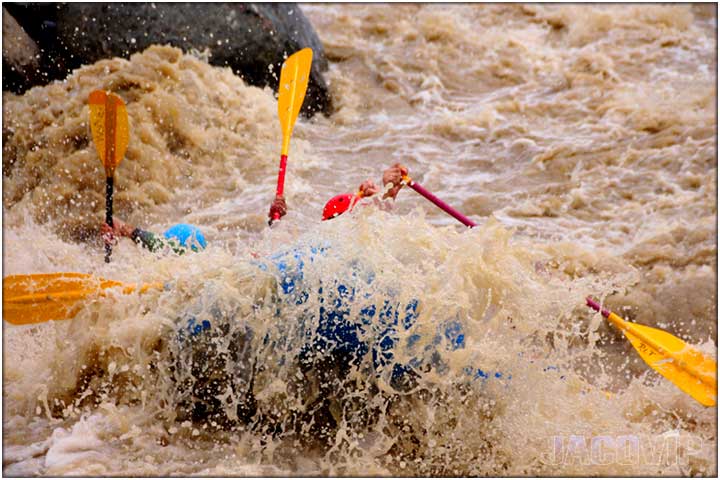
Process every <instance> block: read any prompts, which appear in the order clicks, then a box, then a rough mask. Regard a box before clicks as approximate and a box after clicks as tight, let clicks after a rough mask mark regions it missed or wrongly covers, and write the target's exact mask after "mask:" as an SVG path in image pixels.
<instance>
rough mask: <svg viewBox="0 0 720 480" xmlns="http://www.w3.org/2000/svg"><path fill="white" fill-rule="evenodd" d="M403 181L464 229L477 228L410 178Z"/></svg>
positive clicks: (475, 224) (405, 176) (404, 178)
mask: <svg viewBox="0 0 720 480" xmlns="http://www.w3.org/2000/svg"><path fill="white" fill-rule="evenodd" d="M403 181H404V182H405V183H406V184H407V185H408V186H409V187H410V188H412V189H413V190H415V191H416V192H418V193H419V194H420V195H422V196H423V197H425V198H427V199H428V200H430V201H431V202H432V203H434V204H435V205H437V206H438V207H439V208H440V209H442V210H444V211H445V212H446V213H449V214H450V215H452V216H453V217H455V218H456V219H457V220H459V221H460V223H462V224H463V225H465V226H466V227H471V228H472V227H477V223H475V222H473V221H472V220H470V219H469V218H467V217H466V216H465V215H463V214H462V213H460V212H458V211H457V210H455V209H454V208H453V207H451V206H450V205H448V204H447V203H445V202H443V201H442V200H440V199H439V198H438V197H436V196H435V195H434V194H433V193H432V192H430V191H428V190H426V189H425V187H423V186H422V185H420V184H419V183H417V182H414V181H413V180H412V179H411V178H410V177H408V176H407V175H404V176H403Z"/></svg>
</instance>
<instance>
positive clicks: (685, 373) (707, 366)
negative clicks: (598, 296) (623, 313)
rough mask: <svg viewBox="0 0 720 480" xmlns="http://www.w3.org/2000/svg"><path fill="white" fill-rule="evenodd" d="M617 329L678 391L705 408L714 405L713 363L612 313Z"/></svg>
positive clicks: (690, 348)
mask: <svg viewBox="0 0 720 480" xmlns="http://www.w3.org/2000/svg"><path fill="white" fill-rule="evenodd" d="M608 319H609V320H610V321H611V322H613V323H614V324H615V325H616V326H617V327H619V328H620V329H621V330H622V331H623V333H624V334H625V336H626V337H627V339H628V340H630V343H632V345H633V347H635V350H637V352H638V353H639V354H640V357H642V359H643V360H645V362H646V363H647V364H648V365H650V367H652V368H653V369H654V370H655V371H657V372H658V373H659V374H660V375H662V376H663V377H665V378H667V379H668V380H670V381H671V382H672V383H674V384H675V385H676V386H677V387H678V388H679V389H680V390H682V391H683V392H685V393H687V394H688V395H690V396H691V397H693V398H694V399H695V400H697V401H698V402H700V403H701V404H703V405H705V406H707V407H714V406H715V405H716V404H717V373H716V372H717V363H716V362H715V360H713V359H712V358H711V357H709V356H708V355H706V354H705V353H703V352H701V351H700V350H698V349H696V348H695V347H693V346H691V345H688V344H687V343H685V342H683V341H682V340H680V339H679V338H677V337H675V336H673V335H670V334H669V333H667V332H665V331H662V330H658V329H657V328H652V327H648V326H645V325H638V324H636V323H630V322H626V321H625V320H623V319H622V318H620V317H619V316H617V315H615V314H614V313H612V312H611V313H610V315H609V316H608Z"/></svg>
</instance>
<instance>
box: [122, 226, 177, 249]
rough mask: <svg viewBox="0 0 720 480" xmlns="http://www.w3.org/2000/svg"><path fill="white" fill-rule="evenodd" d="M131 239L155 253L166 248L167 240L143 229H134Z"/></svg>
mask: <svg viewBox="0 0 720 480" xmlns="http://www.w3.org/2000/svg"><path fill="white" fill-rule="evenodd" d="M130 239H131V240H132V241H133V242H135V243H137V244H140V245H142V247H143V248H147V249H148V250H150V251H151V252H153V253H154V252H157V251H159V250H162V249H163V248H165V240H163V238H162V237H160V236H159V235H156V234H154V233H152V232H148V231H147V230H143V229H141V228H135V229H133V231H132V233H131V234H130ZM173 250H175V248H174V246H173Z"/></svg>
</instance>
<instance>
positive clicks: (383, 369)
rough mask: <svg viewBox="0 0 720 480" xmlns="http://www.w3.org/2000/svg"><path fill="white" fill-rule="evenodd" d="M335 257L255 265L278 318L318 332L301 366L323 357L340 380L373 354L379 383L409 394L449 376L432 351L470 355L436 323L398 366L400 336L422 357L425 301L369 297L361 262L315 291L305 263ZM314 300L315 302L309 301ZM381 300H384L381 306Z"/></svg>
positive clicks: (312, 253) (314, 252) (472, 371)
mask: <svg viewBox="0 0 720 480" xmlns="http://www.w3.org/2000/svg"><path fill="white" fill-rule="evenodd" d="M330 250H331V248H330V247H327V246H325V247H314V246H309V247H305V248H295V249H292V250H289V251H284V252H280V253H277V254H274V255H271V256H270V257H268V258H267V259H266V260H265V261H259V262H256V264H257V266H258V268H259V269H261V270H263V271H266V272H269V273H272V274H273V275H274V276H275V277H276V279H277V284H278V295H279V297H280V302H279V304H278V312H277V313H278V314H281V313H282V310H283V305H285V308H289V309H293V311H294V312H302V314H301V315H298V316H297V319H298V321H299V322H304V323H305V324H310V325H313V327H312V329H313V330H314V332H312V334H311V335H308V337H307V338H306V339H305V343H304V345H302V347H301V349H300V355H299V358H298V359H297V360H298V361H299V362H301V364H305V365H308V366H309V367H310V366H311V365H313V364H314V363H315V362H316V361H317V358H318V356H323V357H324V358H325V359H326V360H327V359H329V360H331V361H332V363H333V364H334V365H335V366H336V367H339V368H340V373H341V374H343V373H347V372H348V371H349V370H350V369H351V368H354V367H360V366H361V364H362V363H363V361H364V360H366V358H367V355H371V360H372V362H367V361H366V362H365V365H366V368H367V365H368V364H371V365H372V369H373V370H374V374H375V375H376V376H378V377H379V376H382V377H384V378H386V379H387V380H388V382H389V384H390V385H391V386H392V387H393V388H396V389H398V390H405V389H407V388H410V387H411V386H412V385H413V383H414V382H413V378H415V377H417V376H418V371H419V370H420V369H427V368H433V369H435V370H436V371H438V372H439V373H444V372H445V371H446V370H447V366H446V365H444V364H443V363H442V361H441V360H440V358H439V356H438V355H433V351H437V350H439V349H445V350H446V351H454V350H458V349H462V348H465V333H464V330H463V327H462V324H461V323H460V322H459V321H458V320H456V319H448V320H443V321H441V322H439V324H438V328H437V331H436V334H435V336H434V338H433V339H432V341H431V342H428V343H426V344H425V345H424V346H423V347H422V351H418V352H417V353H418V355H417V356H413V357H412V358H411V359H410V360H409V361H408V362H406V363H399V362H396V361H395V359H394V358H395V354H394V352H395V350H396V349H397V347H398V346H399V345H400V344H399V342H400V341H401V340H400V339H401V335H400V333H401V332H402V333H404V334H403V335H402V338H404V340H405V342H406V344H405V345H404V347H405V348H406V349H407V351H410V352H412V351H414V350H420V349H419V348H416V347H418V346H419V344H420V343H421V342H420V341H421V340H422V339H421V337H420V335H418V334H413V333H411V331H412V328H413V326H414V325H415V324H416V322H417V319H418V308H419V305H420V301H419V300H418V299H409V300H406V301H401V300H400V299H399V298H397V294H396V293H395V292H384V293H383V295H378V293H377V292H373V293H374V295H371V293H370V292H371V291H372V288H371V286H372V285H373V282H374V281H375V274H374V272H372V271H368V269H367V268H364V267H363V266H362V265H360V264H359V262H351V263H350V265H349V270H348V272H347V278H346V279H345V280H343V281H340V280H338V279H332V280H324V281H323V280H320V281H319V282H317V281H316V282H315V284H313V285H311V284H310V282H309V281H308V279H307V278H306V269H307V266H308V264H313V263H316V264H319V262H323V260H324V259H326V258H327V256H328V255H329V251H330ZM313 297H314V299H316V300H317V302H310V299H311V298H313ZM378 297H382V300H381V303H380V302H379V301H378ZM310 305H312V306H313V307H310ZM316 305H319V308H317V307H316ZM212 328H213V321H212V319H209V318H205V319H196V318H195V317H191V318H190V319H188V320H187V321H186V327H185V328H184V329H183V331H181V332H179V333H180V334H179V337H180V340H181V341H182V340H183V338H185V337H187V336H190V337H194V336H197V335H200V334H202V333H203V332H207V331H209V330H211V329H212ZM267 341H269V340H268V339H267V338H266V339H265V342H267ZM368 360H369V359H368ZM464 373H465V374H466V375H468V376H471V377H473V378H475V379H479V380H482V381H485V380H488V379H491V378H495V379H505V380H509V378H510V376H508V375H504V374H503V373H501V372H490V371H485V370H483V369H479V368H475V367H466V368H465V369H464Z"/></svg>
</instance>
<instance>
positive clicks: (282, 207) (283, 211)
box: [268, 196, 287, 220]
mask: <svg viewBox="0 0 720 480" xmlns="http://www.w3.org/2000/svg"><path fill="white" fill-rule="evenodd" d="M276 214H277V216H278V218H282V217H284V216H285V215H287V205H286V204H285V198H284V197H282V196H278V197H275V200H273V203H272V205H270V212H269V213H268V217H269V218H270V220H274V219H275V215H276Z"/></svg>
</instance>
